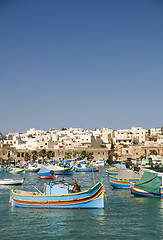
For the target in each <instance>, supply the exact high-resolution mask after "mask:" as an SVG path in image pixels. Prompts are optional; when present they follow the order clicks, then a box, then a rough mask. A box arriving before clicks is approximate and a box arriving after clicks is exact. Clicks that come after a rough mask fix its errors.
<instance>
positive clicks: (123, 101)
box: [0, 0, 163, 133]
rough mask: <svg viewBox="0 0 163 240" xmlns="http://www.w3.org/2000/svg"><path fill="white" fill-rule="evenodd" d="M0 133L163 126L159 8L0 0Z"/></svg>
mask: <svg viewBox="0 0 163 240" xmlns="http://www.w3.org/2000/svg"><path fill="white" fill-rule="evenodd" d="M0 83H1V85H0V87H1V88H0V89H1V92H0V103H1V116H0V132H2V133H7V132H25V131H26V130H27V129H29V128H31V127H34V128H36V129H45V130H48V129H49V128H56V129H61V128H62V127H66V128H68V127H81V128H85V129H93V128H103V127H108V128H113V129H123V128H130V127H131V126H133V125H135V126H142V127H144V128H147V129H148V128H150V127H161V126H162V125H163V1H162V0H123V1H122V0H27V1H25V0H24V1H23V0H19V1H18V0H14V1H13V0H10V1H9V0H1V1H0Z"/></svg>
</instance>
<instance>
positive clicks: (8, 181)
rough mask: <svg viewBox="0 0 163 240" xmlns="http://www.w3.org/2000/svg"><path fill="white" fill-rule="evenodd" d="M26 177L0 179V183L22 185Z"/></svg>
mask: <svg viewBox="0 0 163 240" xmlns="http://www.w3.org/2000/svg"><path fill="white" fill-rule="evenodd" d="M23 182H24V179H0V185H21V184H23Z"/></svg>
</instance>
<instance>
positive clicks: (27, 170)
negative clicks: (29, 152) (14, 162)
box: [24, 164, 41, 172]
mask: <svg viewBox="0 0 163 240" xmlns="http://www.w3.org/2000/svg"><path fill="white" fill-rule="evenodd" d="M40 168H41V167H37V166H36V165H33V166H32V165H31V164H28V166H26V167H25V168H24V169H25V171H26V172H38V171H39V170H40Z"/></svg>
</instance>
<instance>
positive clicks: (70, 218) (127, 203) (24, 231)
mask: <svg viewBox="0 0 163 240" xmlns="http://www.w3.org/2000/svg"><path fill="white" fill-rule="evenodd" d="M105 171H106V167H100V172H95V173H91V172H90V173H77V172H75V173H74V175H72V176H65V177H64V178H65V180H66V181H69V182H73V181H74V179H75V180H77V181H78V183H79V184H81V190H86V189H88V188H90V187H92V186H93V185H94V182H95V183H97V182H98V181H100V180H101V178H102V177H103V178H104V186H105V209H104V210H72V209H71V210H56V209H23V208H9V207H8V201H9V195H10V187H8V186H0V239H1V240H8V239H23V240H26V239H35V240H37V239H39V240H41V239H48V240H51V239H94V240H96V239H100V240H102V239H103V240H104V239H109V240H111V239H125V240H127V239H141V240H143V239H148V240H149V239H152V240H153V239H163V199H160V198H138V197H134V196H132V195H131V194H130V191H129V190H117V189H115V190H113V189H112V188H111V187H110V184H109V178H108V175H107V174H106V172H105ZM22 177H25V182H24V183H23V185H22V186H17V187H14V188H18V189H23V190H31V191H36V189H35V188H34V187H37V188H38V189H39V190H40V191H43V184H44V183H45V182H48V180H41V179H39V178H38V176H37V173H26V174H25V175H19V176H13V175H11V174H9V173H0V178H1V179H2V178H22ZM61 178H62V176H59V177H58V179H61Z"/></svg>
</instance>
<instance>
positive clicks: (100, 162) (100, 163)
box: [91, 160, 105, 167]
mask: <svg viewBox="0 0 163 240" xmlns="http://www.w3.org/2000/svg"><path fill="white" fill-rule="evenodd" d="M91 163H92V166H93V167H100V166H104V165H105V162H104V161H103V160H92V162H91Z"/></svg>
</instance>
